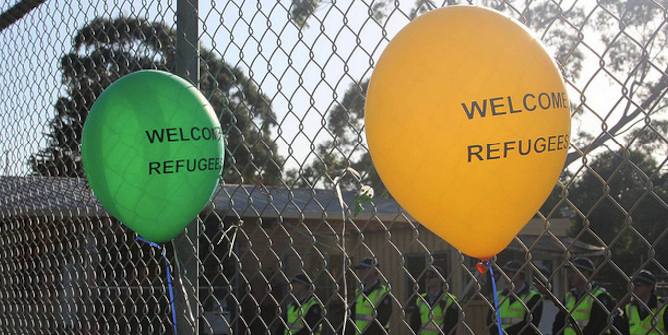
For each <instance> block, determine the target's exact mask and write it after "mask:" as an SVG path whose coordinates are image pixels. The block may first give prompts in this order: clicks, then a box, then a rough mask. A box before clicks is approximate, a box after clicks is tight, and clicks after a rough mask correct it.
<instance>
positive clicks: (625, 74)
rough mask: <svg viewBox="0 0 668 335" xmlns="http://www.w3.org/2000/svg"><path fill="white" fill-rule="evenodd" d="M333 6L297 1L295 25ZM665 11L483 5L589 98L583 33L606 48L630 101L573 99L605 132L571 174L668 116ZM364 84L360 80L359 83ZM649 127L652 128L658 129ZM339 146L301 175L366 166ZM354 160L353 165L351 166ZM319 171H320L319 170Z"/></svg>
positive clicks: (590, 140)
mask: <svg viewBox="0 0 668 335" xmlns="http://www.w3.org/2000/svg"><path fill="white" fill-rule="evenodd" d="M463 3H466V2H465V1H456V0H449V1H446V3H445V4H447V5H454V4H463ZM327 4H329V2H326V1H322V0H307V1H305V0H293V2H292V7H291V8H292V14H293V17H292V19H293V22H295V24H298V25H299V26H307V25H306V23H307V21H308V20H309V19H313V18H314V17H315V16H316V14H317V13H316V10H317V9H318V8H322V6H325V5H327ZM374 4H375V5H374V6H373V7H370V9H369V10H370V13H372V16H373V17H374V18H376V21H377V22H378V24H379V25H381V26H382V22H381V19H382V18H383V17H388V16H391V15H392V14H394V11H399V9H398V7H397V6H398V5H397V4H398V3H396V2H391V1H379V2H375V3H374ZM381 4H382V5H381ZM521 4H522V3H520V4H519V5H521ZM666 4H668V1H658V2H651V1H650V2H647V1H625V0H606V1H600V2H599V3H598V5H597V6H598V7H597V8H598V9H599V10H597V11H595V12H593V13H594V14H591V13H592V12H590V11H591V9H588V8H586V7H585V6H584V2H578V1H575V2H570V5H569V6H570V7H565V8H562V7H561V6H560V5H559V4H558V3H555V2H554V1H527V2H525V3H524V5H525V6H524V7H522V6H518V4H515V3H512V4H511V3H510V2H508V1H502V0H487V1H483V3H482V5H484V6H487V7H491V8H494V9H497V10H499V11H502V12H504V13H506V14H508V15H509V16H511V17H514V18H516V19H518V20H519V21H520V22H522V23H523V24H525V25H526V26H527V27H529V28H530V29H531V30H532V31H534V32H536V34H537V36H539V37H540V39H541V40H542V41H543V43H544V44H545V45H546V46H547V48H548V50H549V51H550V52H551V54H552V56H553V57H554V59H555V60H556V62H557V63H558V64H559V66H560V68H561V70H562V73H563V75H564V78H565V80H566V81H567V83H568V84H569V85H572V86H575V87H578V89H579V90H581V91H583V95H584V94H585V93H587V94H589V92H591V91H586V92H584V91H585V90H586V89H587V88H586V86H587V83H586V82H585V84H584V86H585V88H584V89H581V88H579V87H581V86H583V85H578V83H579V82H580V76H581V75H582V71H583V69H584V67H585V62H586V60H587V58H586V57H585V55H586V54H590V55H591V51H590V49H592V48H593V46H592V45H591V44H594V43H592V42H587V44H585V43H584V41H583V34H587V36H593V39H590V38H588V41H593V40H594V39H598V40H599V41H598V42H600V43H601V45H602V49H603V50H604V52H602V53H601V56H598V57H599V59H595V60H596V61H597V62H598V64H599V65H600V66H601V67H602V69H604V71H602V72H605V73H607V74H608V76H609V77H610V81H611V82H612V83H613V85H617V86H619V87H620V91H621V92H622V94H623V96H624V98H623V99H621V100H620V101H619V104H618V105H617V107H616V109H615V110H614V111H609V112H605V111H603V112H601V111H596V110H592V109H591V107H590V105H588V104H587V102H586V100H583V99H582V98H580V99H578V98H577V97H572V98H574V99H573V102H572V106H573V108H574V113H575V114H574V115H575V117H579V116H581V115H583V114H584V113H589V114H595V115H597V116H598V117H599V118H600V119H601V120H602V129H603V130H604V131H602V133H601V134H600V135H595V134H594V135H592V134H589V133H588V130H581V131H580V132H579V133H578V134H573V136H572V139H573V148H575V149H576V150H572V151H571V152H570V153H569V154H568V156H567V158H566V164H565V165H566V166H567V167H568V166H570V165H571V164H572V163H574V162H576V161H578V160H580V159H582V157H583V156H584V155H587V154H588V153H591V152H592V151H595V150H597V149H599V150H600V149H601V148H603V147H605V145H606V144H607V143H608V142H609V141H618V140H619V139H618V138H619V137H621V136H623V135H624V134H627V133H628V132H629V131H630V130H631V129H633V128H634V127H637V125H638V123H639V122H641V123H642V122H647V120H650V119H651V117H652V116H654V115H656V114H657V113H660V112H663V111H664V110H665V108H666V104H665V102H666V100H665V99H666V98H665V96H666V93H667V92H668V76H665V75H664V74H665V73H666V71H668V67H666V66H665V65H664V64H665V63H666V62H665V60H666V57H667V56H668V51H666V49H665V48H664V47H663V42H664V41H665V40H667V39H668V31H666V30H665V29H662V27H663V22H664V21H663V20H664V15H663V13H664V10H663V9H662V8H665V7H666ZM433 9H436V7H435V6H434V5H433V4H432V3H431V2H429V1H423V0H416V1H415V3H414V5H413V7H412V9H411V10H410V11H409V12H408V15H407V16H408V17H409V18H415V17H417V16H418V15H420V14H422V13H424V12H426V11H429V10H433ZM365 80H366V79H360V82H364V81H365ZM587 80H588V81H589V80H590V78H587ZM355 86H357V87H355ZM360 86H361V85H352V86H351V90H354V91H358V92H360V89H359V87H360ZM362 92H363V91H362ZM351 93H353V92H351V91H350V90H349V91H348V92H347V93H346V94H345V95H344V97H346V96H348V95H349V94H351ZM341 105H344V106H345V103H343V102H342V103H341ZM330 113H332V116H330V118H329V120H330V121H332V119H333V118H334V116H333V113H335V111H334V110H331V111H330ZM362 117H363V112H362V113H352V114H351V115H349V116H347V117H343V118H341V117H337V118H339V119H340V120H352V119H355V118H359V119H360V120H361V118H362ZM652 122H656V121H654V120H652ZM347 126H348V124H347V123H346V122H338V123H331V124H329V125H328V129H329V130H330V131H331V132H332V133H333V134H336V133H337V132H336V131H333V128H336V127H347ZM649 126H650V127H652V125H651V124H650V125H649ZM360 138H361V137H360ZM340 143H341V141H340V138H335V139H334V140H332V141H327V142H324V143H322V144H321V145H319V146H318V151H317V153H316V155H315V157H317V158H316V159H315V161H314V162H313V165H311V166H310V167H308V168H304V169H302V170H303V171H304V172H305V173H306V174H307V175H308V176H311V175H322V174H323V173H324V172H325V171H326V169H324V168H323V167H322V166H323V164H329V163H331V162H332V161H336V162H338V166H339V167H340V166H353V165H357V164H358V163H360V162H361V159H362V158H368V156H366V155H365V154H358V155H352V153H351V152H340V150H337V149H333V148H331V145H333V144H340ZM360 145H363V144H360ZM327 155H338V156H337V157H338V158H337V159H333V158H332V157H329V156H327ZM351 158H352V159H353V161H349V162H345V160H347V159H351ZM358 159H359V160H358ZM315 165H320V167H319V168H316V167H315ZM316 171H319V172H316ZM330 176H331V175H330Z"/></svg>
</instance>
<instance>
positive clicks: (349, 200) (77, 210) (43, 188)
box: [0, 176, 410, 221]
mask: <svg viewBox="0 0 668 335" xmlns="http://www.w3.org/2000/svg"><path fill="white" fill-rule="evenodd" d="M356 195H357V193H356V192H352V191H342V197H343V201H344V203H345V204H347V206H350V210H353V209H354V205H355V197H356ZM212 204H213V206H214V208H215V210H216V212H218V213H223V214H224V215H233V216H237V215H238V216H240V217H245V218H249V217H251V218H253V217H262V218H272V217H279V216H280V217H283V218H300V217H301V218H324V217H330V218H333V217H334V218H341V206H340V204H339V200H338V197H337V195H336V193H335V192H334V190H333V189H332V190H328V189H287V188H267V187H260V186H256V185H224V186H218V189H217V190H216V192H215V197H214V198H213V201H212ZM0 214H1V215H2V216H3V217H7V216H24V215H56V216H65V217H76V216H93V215H95V216H107V215H108V213H107V212H106V210H105V209H104V207H103V206H102V205H101V204H100V203H99V202H98V200H97V198H95V195H94V194H93V192H92V190H91V189H90V188H89V187H88V185H87V183H86V181H85V180H84V179H80V178H48V177H33V176H30V177H0ZM371 216H378V217H379V218H380V219H395V218H396V219H400V218H401V219H400V220H401V221H406V219H403V217H406V218H410V216H408V215H407V214H406V213H405V212H404V211H403V210H402V209H401V207H400V206H399V205H398V204H397V202H396V201H394V200H391V199H378V198H376V199H374V206H372V205H364V211H362V212H361V213H360V215H359V216H358V217H357V218H358V219H360V220H366V219H368V218H369V217H371Z"/></svg>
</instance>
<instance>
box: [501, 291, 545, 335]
mask: <svg viewBox="0 0 668 335" xmlns="http://www.w3.org/2000/svg"><path fill="white" fill-rule="evenodd" d="M526 291H527V292H525V293H523V294H521V295H520V296H519V298H520V299H522V301H520V300H518V299H512V300H513V302H512V303H511V302H510V300H511V297H512V294H509V295H508V296H506V297H505V298H504V299H503V300H502V301H501V305H500V306H499V314H500V315H501V327H502V328H503V329H506V328H508V327H510V326H512V325H514V324H516V323H520V322H522V321H524V320H525V319H526V315H527V310H526V307H525V306H526V304H527V303H528V302H529V301H530V300H531V298H533V297H534V296H536V295H538V292H537V291H536V290H534V289H533V288H530V287H527V288H526ZM498 296H499V297H501V296H502V293H501V291H499V292H498Z"/></svg>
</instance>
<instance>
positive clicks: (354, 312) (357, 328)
mask: <svg viewBox="0 0 668 335" xmlns="http://www.w3.org/2000/svg"><path fill="white" fill-rule="evenodd" d="M379 269H380V264H378V262H377V261H376V260H375V259H374V258H371V257H367V258H364V259H363V260H362V261H361V262H360V263H359V264H357V265H355V272H356V273H357V276H358V277H359V279H360V280H361V282H362V288H361V289H358V290H357V292H356V297H357V298H356V299H355V302H353V305H352V306H351V316H352V318H353V320H354V322H355V324H354V327H350V328H352V330H353V331H354V333H355V334H363V335H376V334H382V335H384V334H388V333H389V326H390V325H389V323H390V315H392V300H391V298H390V295H389V292H388V290H387V286H385V285H383V284H381V282H380V280H379V279H378V277H379V274H378V270H379Z"/></svg>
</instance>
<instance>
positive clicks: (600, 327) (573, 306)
mask: <svg viewBox="0 0 668 335" xmlns="http://www.w3.org/2000/svg"><path fill="white" fill-rule="evenodd" d="M571 264H572V265H570V264H569V266H570V267H571V270H570V272H569V274H568V279H569V280H570V283H571V287H572V288H571V290H570V291H569V292H568V294H567V295H566V300H565V302H564V306H565V307H566V309H567V310H569V311H570V314H571V316H572V317H573V319H574V320H575V322H577V323H578V325H579V326H580V329H582V333H583V334H584V335H600V334H605V333H604V332H603V331H604V330H605V329H606V327H607V326H608V317H609V316H610V311H612V310H613V308H614V306H615V302H614V300H613V298H612V296H610V294H609V293H608V292H607V291H606V290H605V289H604V288H602V287H600V286H599V285H598V284H597V283H596V282H595V281H590V280H589V278H590V277H591V274H592V273H593V272H594V270H595V267H594V263H593V262H592V261H591V260H590V259H589V258H586V257H578V258H575V259H573V261H571ZM552 334H554V335H559V334H564V335H574V334H575V331H574V330H573V328H572V327H571V324H570V323H569V322H568V321H567V320H566V315H564V314H563V312H559V313H557V316H556V317H555V318H554V323H553V324H552Z"/></svg>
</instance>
